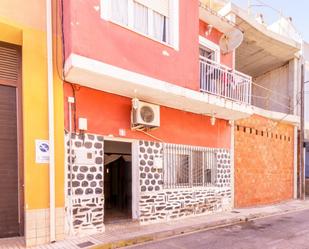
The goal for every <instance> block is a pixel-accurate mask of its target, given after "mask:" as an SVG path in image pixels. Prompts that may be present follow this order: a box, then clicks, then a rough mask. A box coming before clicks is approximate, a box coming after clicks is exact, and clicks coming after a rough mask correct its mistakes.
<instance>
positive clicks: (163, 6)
mask: <svg viewBox="0 0 309 249" xmlns="http://www.w3.org/2000/svg"><path fill="white" fill-rule="evenodd" d="M178 1H179V0H156V1H151V0H101V3H102V7H101V16H102V18H104V19H107V20H110V21H112V22H115V23H117V24H119V25H122V26H126V27H127V28H129V29H132V30H134V31H136V32H138V33H140V34H143V35H146V36H147V37H149V38H152V39H155V40H157V41H159V42H163V43H166V44H169V45H173V46H174V47H175V49H178V39H179V30H178V29H179V28H178V26H179V20H178V18H179V17H178V12H179V6H178V4H179V3H178ZM171 10H172V11H171Z"/></svg>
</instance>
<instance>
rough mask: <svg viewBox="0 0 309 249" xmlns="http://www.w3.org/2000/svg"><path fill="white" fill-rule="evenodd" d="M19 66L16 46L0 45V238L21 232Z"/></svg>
mask: <svg viewBox="0 0 309 249" xmlns="http://www.w3.org/2000/svg"><path fill="white" fill-rule="evenodd" d="M0 45H2V44H0ZM18 70H19V67H18V53H17V50H15V49H12V48H9V47H7V46H0V238H1V237H11V236H17V235H19V234H20V226H19V193H18V192H19V191H18V189H19V184H18V179H19V178H18V138H17V101H16V100H17V99H16V92H17V88H16V87H17V86H18V85H17V81H18Z"/></svg>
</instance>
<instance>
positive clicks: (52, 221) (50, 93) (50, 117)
mask: <svg viewBox="0 0 309 249" xmlns="http://www.w3.org/2000/svg"><path fill="white" fill-rule="evenodd" d="M52 35H53V34H52V2H51V0H46V42H47V44H46V45H47V84H48V129H49V131H48V133H49V151H50V156H49V210H50V213H49V219H50V220H49V228H50V229H49V230H50V242H51V243H52V242H55V240H56V231H55V145H54V135H55V134H54V133H55V132H54V87H53V84H54V79H53V37H52Z"/></svg>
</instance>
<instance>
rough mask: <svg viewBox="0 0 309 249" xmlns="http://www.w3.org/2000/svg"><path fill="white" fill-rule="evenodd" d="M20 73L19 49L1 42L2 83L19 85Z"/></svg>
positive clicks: (0, 78) (0, 75) (0, 73)
mask: <svg viewBox="0 0 309 249" xmlns="http://www.w3.org/2000/svg"><path fill="white" fill-rule="evenodd" d="M18 74H19V53H18V51H17V49H14V48H13V47H8V46H2V45H1V44H0V84H1V82H2V83H5V84H9V85H12V86H17V82H18Z"/></svg>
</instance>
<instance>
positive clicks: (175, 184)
mask: <svg viewBox="0 0 309 249" xmlns="http://www.w3.org/2000/svg"><path fill="white" fill-rule="evenodd" d="M163 160H164V168H163V169H164V170H163V175H164V178H163V179H164V187H165V188H182V187H195V186H212V185H214V184H215V180H216V171H217V160H216V150H215V149H212V148H205V147H194V146H187V145H177V144H164V146H163Z"/></svg>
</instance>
